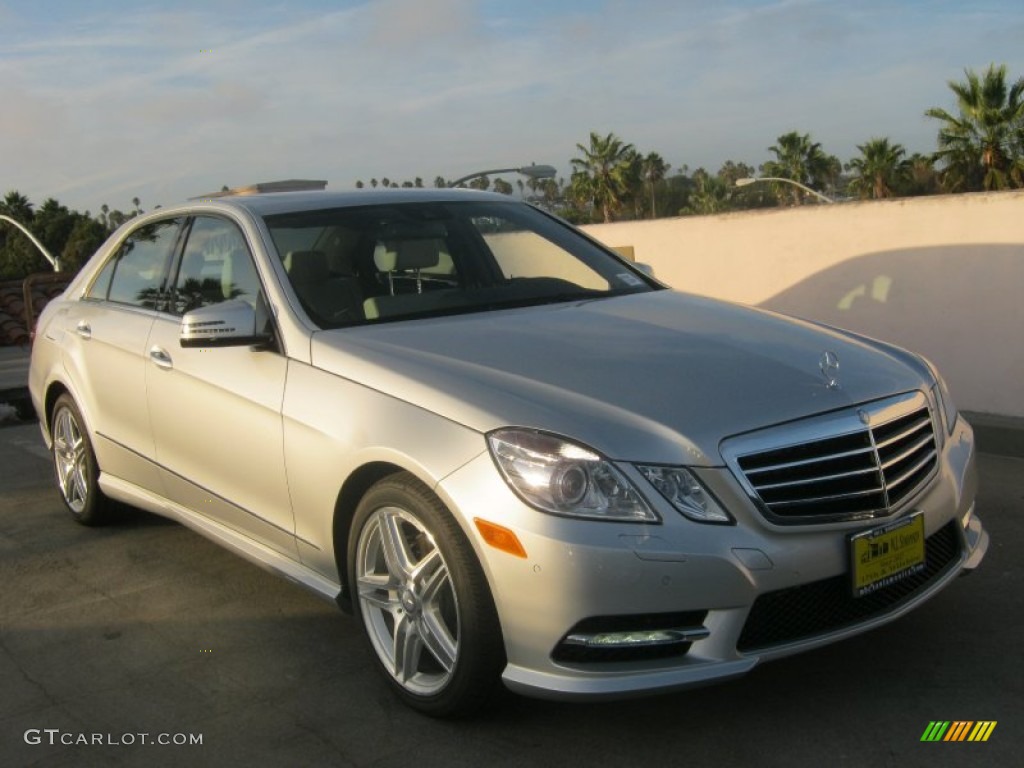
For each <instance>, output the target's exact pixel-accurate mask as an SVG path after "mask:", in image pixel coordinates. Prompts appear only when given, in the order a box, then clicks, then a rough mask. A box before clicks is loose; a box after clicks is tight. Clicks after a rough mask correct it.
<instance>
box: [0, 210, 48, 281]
mask: <svg viewBox="0 0 1024 768" xmlns="http://www.w3.org/2000/svg"><path fill="white" fill-rule="evenodd" d="M0 214H3V215H4V216H10V217H11V218H12V219H14V220H15V221H17V222H18V223H19V224H21V225H22V226H24V227H26V228H27V229H29V230H30V231H31V232H32V233H33V234H34V235H36V237H38V234H36V232H35V226H34V220H35V215H36V214H35V210H34V207H33V205H32V203H31V202H30V201H29V199H28V198H27V197H25V195H23V194H21V193H20V192H18V191H17V190H11V191H10V192H8V193H7V194H6V195H5V196H4V198H3V200H2V201H0ZM0 232H2V240H0V244H2V245H0V280H6V279H20V278H23V277H25V276H26V275H30V274H32V273H33V272H42V271H45V270H47V269H49V268H50V265H49V264H48V263H47V261H46V259H45V258H44V257H43V255H42V254H41V253H39V250H38V249H37V248H36V247H35V245H33V244H32V241H31V240H29V239H28V238H27V237H25V235H24V234H23V233H22V232H21V231H20V230H19V229H18V228H17V227H14V226H12V225H10V224H8V223H7V222H3V221H0Z"/></svg>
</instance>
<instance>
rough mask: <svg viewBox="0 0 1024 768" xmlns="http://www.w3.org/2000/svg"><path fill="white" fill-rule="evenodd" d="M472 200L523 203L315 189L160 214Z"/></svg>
mask: <svg viewBox="0 0 1024 768" xmlns="http://www.w3.org/2000/svg"><path fill="white" fill-rule="evenodd" d="M472 200H476V201H481V200H490V201H502V202H520V201H518V200H517V199H515V198H512V197H509V196H508V195H501V194H497V193H494V192H481V191H479V190H474V189H416V188H414V189H380V190H373V189H370V190H367V189H361V190H354V191H349V192H328V191H325V190H315V191H303V192H268V193H261V194H240V195H223V196H217V197H209V198H197V199H194V200H190V201H188V202H187V203H183V204H181V205H176V206H169V207H167V208H163V209H161V210H160V213H164V214H171V213H179V212H191V213H195V212H199V211H202V210H212V211H216V210H220V211H223V210H224V209H225V208H229V209H236V210H237V209H242V210H244V211H247V212H248V213H250V214H251V215H254V216H257V217H263V216H271V215H274V214H279V213H294V212H298V211H315V210H324V209H329V208H348V207H355V206H365V205H387V204H403V203H427V202H459V201H472Z"/></svg>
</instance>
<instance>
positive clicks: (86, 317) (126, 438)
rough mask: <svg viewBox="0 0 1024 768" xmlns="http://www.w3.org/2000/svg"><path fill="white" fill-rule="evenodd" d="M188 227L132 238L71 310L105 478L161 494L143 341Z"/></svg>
mask: <svg viewBox="0 0 1024 768" xmlns="http://www.w3.org/2000/svg"><path fill="white" fill-rule="evenodd" d="M182 223H183V220H182V219H181V218H170V219H164V220H162V221H157V222H153V223H150V224H146V225H143V226H141V227H139V228H137V229H135V230H134V231H132V232H131V233H130V234H129V235H128V236H127V237H126V238H125V239H124V241H123V242H122V243H121V246H120V247H119V248H118V249H117V250H116V251H114V253H113V254H112V255H111V257H110V258H109V259H108V261H107V263H106V265H105V266H104V267H103V268H102V270H101V271H100V273H99V274H98V276H97V277H96V279H95V280H94V281H93V283H92V285H91V286H89V288H88V290H87V291H86V295H85V297H84V298H83V299H82V300H81V301H78V302H76V303H74V304H71V305H70V306H69V309H68V321H67V323H66V324H65V328H66V330H67V333H68V336H67V339H68V342H67V344H66V345H65V359H64V362H65V366H66V367H67V369H68V372H69V375H70V377H71V380H72V382H73V383H74V386H75V388H76V390H77V391H76V392H75V393H74V394H75V397H76V399H77V400H78V401H79V405H80V406H81V410H82V413H83V416H84V418H85V420H86V423H87V424H88V426H89V428H90V429H91V430H92V432H93V436H94V438H95V439H94V444H95V450H96V456H97V459H98V461H99V465H100V466H101V467H102V468H103V471H104V473H105V474H108V475H113V476H115V477H120V478H122V479H124V480H127V481H129V482H131V483H133V484H135V485H138V486H141V487H143V488H146V489H147V490H150V491H152V492H154V493H161V486H160V479H159V474H158V472H157V469H156V466H155V464H154V463H153V459H154V443H153V438H152V433H151V431H150V422H149V409H148V403H147V398H146V381H145V373H146V361H147V354H146V341H147V339H148V337H149V333H150V329H151V327H152V325H153V320H154V318H155V317H156V316H157V314H158V309H159V308H160V306H161V303H162V301H163V297H164V289H165V287H166V286H165V282H166V277H165V276H166V271H167V268H168V265H169V264H170V262H171V257H172V254H173V252H174V250H175V247H176V245H177V243H178V238H179V235H180V232H181V228H182Z"/></svg>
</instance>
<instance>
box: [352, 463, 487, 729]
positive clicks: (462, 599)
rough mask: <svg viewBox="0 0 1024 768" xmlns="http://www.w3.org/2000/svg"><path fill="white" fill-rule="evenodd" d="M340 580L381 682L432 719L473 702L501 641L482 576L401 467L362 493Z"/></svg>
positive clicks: (426, 493)
mask: <svg viewBox="0 0 1024 768" xmlns="http://www.w3.org/2000/svg"><path fill="white" fill-rule="evenodd" d="M349 568H350V573H349V575H350V580H351V581H350V583H351V584H353V585H354V590H355V592H356V600H355V604H356V613H357V614H358V615H359V616H360V618H361V619H362V623H363V628H364V630H365V634H366V638H367V640H368V641H369V644H370V647H371V649H372V650H373V653H374V656H375V657H376V659H377V661H378V662H379V665H380V667H381V668H382V671H383V672H384V674H385V676H386V677H387V679H388V680H389V681H390V683H391V685H392V686H393V687H394V688H395V690H396V691H397V692H398V694H399V696H401V697H402V699H403V700H404V701H405V702H406V703H407V704H409V705H410V706H412V707H413V708H415V709H417V710H419V711H421V712H423V713H425V714H428V715H432V716H435V717H450V716H457V715H462V714H466V713H468V712H471V711H474V710H476V709H478V708H479V707H480V706H481V705H482V704H483V703H484V702H485V700H486V699H487V698H489V696H490V695H491V693H492V692H493V690H494V689H495V688H496V687H497V683H498V680H499V676H500V674H501V669H502V667H503V666H504V662H505V657H504V647H503V644H502V640H501V630H500V626H499V623H498V617H497V612H496V611H495V608H494V602H493V599H492V598H491V594H490V590H489V589H488V587H487V581H486V579H485V577H484V575H483V572H482V570H481V568H480V564H479V563H478V562H477V560H476V556H475V555H474V553H473V550H472V548H471V547H470V545H469V542H468V541H467V540H466V537H465V535H464V534H463V532H462V530H461V529H460V528H459V526H458V525H457V524H456V522H455V521H454V520H453V519H452V517H451V514H450V513H449V512H448V510H447V509H446V508H445V506H444V505H443V504H442V503H441V501H440V500H439V499H438V498H437V497H436V496H435V495H434V494H433V493H431V492H430V490H429V489H428V488H426V487H425V486H424V485H423V484H422V483H420V482H419V481H418V480H416V479H415V478H414V477H412V476H411V475H408V474H404V473H403V474H399V475H394V476H392V477H389V478H385V479H384V480H382V481H381V482H379V483H378V484H377V485H375V486H374V487H373V488H371V489H370V491H369V492H368V493H367V494H366V496H364V497H363V499H362V501H361V502H360V504H359V507H358V508H357V510H356V514H355V518H354V520H353V523H352V535H351V536H350V538H349Z"/></svg>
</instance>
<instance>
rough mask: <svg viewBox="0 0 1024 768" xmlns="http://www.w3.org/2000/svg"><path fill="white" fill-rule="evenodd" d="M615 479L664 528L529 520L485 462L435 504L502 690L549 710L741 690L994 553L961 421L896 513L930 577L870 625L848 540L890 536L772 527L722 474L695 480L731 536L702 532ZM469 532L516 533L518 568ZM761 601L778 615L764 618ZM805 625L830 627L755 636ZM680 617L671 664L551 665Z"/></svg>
mask: <svg viewBox="0 0 1024 768" xmlns="http://www.w3.org/2000/svg"><path fill="white" fill-rule="evenodd" d="M620 469H622V471H623V472H624V473H626V474H627V475H629V477H630V479H631V480H632V481H633V482H634V483H635V484H636V485H637V487H639V488H641V489H642V490H643V491H644V493H645V495H646V496H647V498H648V500H649V502H651V504H652V505H653V506H654V507H655V508H656V509H657V511H658V513H659V515H660V516H661V518H662V523H661V524H655V525H651V524H626V523H609V522H593V521H581V520H572V519H566V518H559V517H554V516H551V515H546V514H544V513H541V512H537V511H535V510H533V509H531V508H529V507H528V506H526V505H525V504H523V503H522V502H521V501H519V499H518V498H517V497H516V496H515V495H514V494H513V493H512V492H511V491H510V490H509V489H508V487H507V486H506V485H505V483H504V481H503V480H502V479H501V478H500V476H499V475H498V473H497V471H496V469H495V468H494V465H493V463H492V461H491V459H490V457H489V455H487V454H483V455H481V456H479V457H478V458H477V459H475V460H474V461H472V462H470V463H469V464H467V465H466V466H464V467H462V468H461V469H460V470H458V471H457V472H455V473H453V474H452V475H450V476H449V477H448V478H446V479H445V480H444V481H443V482H442V483H441V484H440V485H439V487H438V489H437V490H438V492H439V493H440V494H441V496H442V498H443V499H444V500H445V502H446V503H447V504H448V506H449V509H451V510H453V512H455V513H456V514H457V515H458V516H459V517H460V518H461V522H462V523H463V527H464V529H465V530H466V532H467V534H468V535H469V536H470V539H471V541H472V543H473V546H474V547H475V549H476V551H477V554H478V556H479V558H480V561H481V564H482V566H483V568H484V571H485V573H486V576H487V579H488V582H489V584H490V586H491V591H492V594H493V595H494V599H495V604H496V607H497V610H498V614H499V617H500V620H501V625H502V631H503V634H504V639H505V649H506V655H507V658H508V665H507V667H506V669H505V672H504V675H503V679H504V682H505V684H506V685H507V686H508V687H509V688H511V689H512V690H515V691H517V692H519V693H523V694H526V695H531V696H537V697H543V698H557V699H577V698H578V699H591V698H623V697H629V696H637V695H646V694H651V693H658V692H668V691H672V690H677V689H682V688H688V687H693V686H698V685H703V684H706V683H709V682H716V681H721V680H725V679H729V678H733V677H737V676H740V675H742V674H744V673H746V672H748V671H750V670H751V669H752V668H753V667H755V666H756V665H757V664H758V663H760V662H761V661H765V660H768V659H772V658H777V657H781V656H786V655H790V654H794V653H798V652H801V651H804V650H807V649H810V648H814V647H817V646H820V645H824V644H827V643H831V642H835V641H837V640H841V639H844V638H846V637H851V636H853V635H856V634H859V633H861V632H864V631H867V630H869V629H872V628H874V627H876V626H880V625H882V624H885V623H887V622H889V621H892V620H894V619H896V618H898V617H899V616H901V615H903V614H905V613H907V612H908V611H910V610H912V609H913V608H915V607H917V606H918V605H920V604H921V603H923V602H924V601H926V600H928V599H929V598H930V597H932V596H933V595H935V594H936V593H938V592H939V591H941V590H942V589H943V588H944V587H946V586H947V585H948V584H949V583H950V582H951V581H952V580H954V579H955V578H956V576H957V575H958V574H959V573H961V572H963V571H965V570H970V569H973V568H975V567H977V565H978V564H979V563H980V562H981V559H982V558H983V557H984V554H985V551H986V550H987V547H988V535H987V534H986V532H985V531H984V529H983V527H982V524H981V521H980V520H979V519H978V517H977V516H976V515H975V514H974V496H975V492H976V483H977V480H976V474H975V468H974V443H973V435H972V433H971V430H970V427H969V426H968V425H967V424H966V423H965V422H964V421H963V420H962V419H961V420H960V421H959V422H958V424H957V427H956V429H955V431H954V433H953V435H952V436H951V437H950V438H949V439H947V440H946V441H944V445H943V447H942V450H941V458H940V461H939V467H938V472H937V473H936V476H935V477H934V478H933V480H932V481H931V482H930V483H929V484H928V485H927V486H926V487H925V488H924V489H922V490H921V491H920V492H919V493H918V494H917V496H916V497H915V498H913V499H912V500H911V501H910V503H909V504H908V505H907V507H906V508H905V509H904V510H902V511H901V512H900V514H902V513H904V512H906V511H909V510H911V509H913V510H920V511H922V512H923V513H924V516H925V535H926V537H927V539H928V542H929V544H928V547H929V548H928V552H929V555H928V557H929V567H928V569H927V570H926V572H925V573H924V574H922V575H920V576H915V577H912V578H911V579H908V580H906V583H904V582H898V583H897V585H896V586H897V587H899V589H897V590H895V591H894V592H892V593H891V594H887V595H880V596H879V595H876V598H878V599H876V600H875V602H874V603H872V604H871V606H869V607H870V610H868V609H865V606H866V605H867V603H857V602H855V601H858V600H860V601H863V600H865V598H853V597H852V596H851V595H850V591H849V590H848V589H847V584H848V572H849V551H848V544H847V541H848V536H849V535H850V534H851V533H855V532H857V531H859V530H864V529H865V528H870V527H873V526H875V525H879V524H880V522H884V521H879V520H875V521H871V522H868V523H841V524H831V525H810V526H787V527H784V528H783V527H779V526H774V525H772V524H771V523H769V522H768V521H766V520H765V519H764V518H763V517H762V516H761V515H760V514H759V513H758V512H757V511H756V510H755V508H754V505H753V504H752V502H751V501H750V499H749V498H748V497H747V496H746V495H745V493H744V491H743V489H742V488H741V487H740V485H739V484H738V483H737V482H736V480H735V479H734V478H733V476H732V475H731V474H730V473H729V472H728V470H726V469H711V470H701V471H700V477H701V479H702V480H703V481H704V483H705V484H706V485H707V486H708V488H709V489H710V490H711V491H712V492H713V493H714V494H715V495H716V496H717V498H718V500H719V501H720V502H721V503H722V504H723V505H724V506H725V507H726V508H727V509H728V510H729V511H730V513H731V514H732V515H733V517H734V518H735V519H736V525H732V526H721V525H706V524H699V523H694V522H692V521H690V520H687V519H685V518H684V517H682V516H681V515H680V514H678V513H677V512H676V511H675V510H674V509H672V508H671V507H670V506H669V505H668V504H667V503H665V502H664V501H663V499H661V497H660V496H658V494H657V493H656V492H655V491H654V490H653V489H652V488H650V486H648V485H647V484H646V483H645V481H644V480H643V478H642V477H641V476H640V475H639V473H638V472H636V471H635V470H634V469H633V468H632V467H631V466H629V465H625V464H623V465H620ZM474 517H476V518H483V519H486V520H489V521H492V522H495V523H498V524H499V525H502V526H505V527H507V528H510V529H511V530H513V531H514V532H515V533H516V535H517V536H518V537H519V539H520V541H521V542H522V544H523V546H524V548H525V550H526V553H527V557H526V558H525V559H522V558H517V557H513V556H511V555H509V554H506V553H504V552H501V551H499V550H496V549H494V548H491V547H490V546H488V545H487V544H486V543H485V542H483V540H482V539H481V538H480V537H479V535H478V534H477V533H476V530H475V528H474V526H473V524H472V519H473V518H474ZM936 552H937V553H939V554H935V553H936ZM913 579H916V581H913ZM823 585H824V586H823ZM901 585H902V586H901ZM822 589H825V590H826V591H827V590H829V589H830V590H832V593H830V594H832V597H835V596H836V595H838V600H839V601H840V602H841V603H843V604H844V605H845V606H846V607H844V608H842V611H846V612H845V613H843V612H842V611H840V612H839V613H835V612H834V610H833V608H829V607H825V602H826V601H827V600H828V599H829V598H828V595H827V594H819V592H820V590H822ZM780 596H781V598H780ZM765 600H769V601H772V600H779V602H777V603H776V604H769V605H768V606H767V609H766V608H765V606H764V601H765ZM849 602H852V603H853V605H852V608H851V607H850V606H849V605H847V603H849ZM807 610H810V611H812V612H814V611H818V612H819V613H821V612H824V613H823V614H822V617H820V618H819V619H815V618H814V617H813V616H812V617H811V620H810V621H809V622H808V621H803V622H802V623H801V621H797V622H796V624H795V629H785V628H783V629H782V630H779V629H778V628H771V629H770V630H768V631H765V632H760V631H753V632H752V630H751V627H752V625H753V623H754V622H756V621H760V620H761V619H760V618H759V617H760V616H763V615H774V614H776V613H779V612H780V611H781V612H785V611H791V612H794V613H795V614H798V618H800V616H802V614H803V613H804V612H805V611H807ZM830 611H831V612H830ZM688 612H692V613H696V614H698V615H699V616H701V617H703V619H702V621H701V626H702V628H703V629H705V630H707V631H706V633H703V632H702V633H700V634H701V635H702V636H700V637H698V638H697V639H694V640H693V641H692V642H689V643H686V645H685V648H682V649H681V650H682V652H681V653H676V654H652V655H645V654H637V656H636V658H628V659H623V658H622V657H621V656H612V657H606V658H597V657H595V659H593V660H587V659H583V660H578V659H575V658H574V659H573V660H571V661H567V660H565V657H564V655H560V654H559V653H558V649H559V648H560V647H563V646H564V641H565V639H566V637H567V635H568V634H569V633H570V632H571V631H572V630H573V628H574V627H577V626H579V625H580V623H581V622H585V621H593V620H595V619H600V618H602V617H607V618H611V619H615V618H621V617H625V616H628V617H642V618H643V620H644V622H645V625H646V626H650V625H651V622H653V623H654V624H657V621H658V619H659V617H661V616H666V617H672V616H678V615H690V614H689V613H688ZM783 618H785V617H783ZM804 618H806V617H804ZM669 620H670V619H669V618H666V621H669ZM755 629H758V628H755ZM556 658H557V659H558V660H556Z"/></svg>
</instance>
